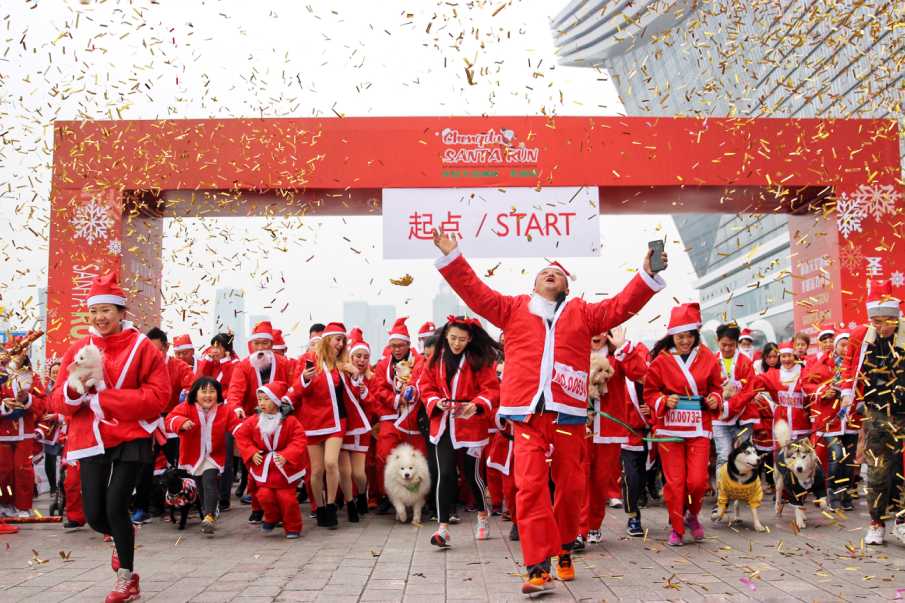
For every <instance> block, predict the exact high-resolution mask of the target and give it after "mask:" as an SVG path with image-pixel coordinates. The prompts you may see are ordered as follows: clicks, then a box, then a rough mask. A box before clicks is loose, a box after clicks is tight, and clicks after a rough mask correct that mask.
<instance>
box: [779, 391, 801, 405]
mask: <svg viewBox="0 0 905 603" xmlns="http://www.w3.org/2000/svg"><path fill="white" fill-rule="evenodd" d="M778 393H779V405H780V406H787V407H790V408H804V400H803V399H802V395H801V394H800V393H797V392H796V393H794V394H792V395H789V393H788V392H778Z"/></svg>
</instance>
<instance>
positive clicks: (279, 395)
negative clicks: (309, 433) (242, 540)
mask: <svg viewBox="0 0 905 603" xmlns="http://www.w3.org/2000/svg"><path fill="white" fill-rule="evenodd" d="M288 389H289V385H288V384H287V383H285V382H282V381H274V382H271V383H268V384H266V385H263V386H261V387H259V388H257V391H256V396H257V399H258V403H257V409H258V414H257V415H251V416H250V417H249V418H248V419H247V420H246V421H245V422H244V423H243V424H242V426H241V427H239V429H238V431H236V441H237V443H238V445H239V451H240V452H241V453H242V459H243V460H244V461H245V464H246V466H247V467H248V468H249V470H250V471H251V476H252V480H251V481H253V482H255V483H256V484H257V488H256V491H257V498H258V500H259V502H260V504H261V506H262V509H263V523H262V525H261V531H262V532H271V531H273V528H274V527H275V526H276V524H277V523H279V522H281V521H282V522H283V530H284V531H285V532H286V538H290V539H291V538H298V537H299V535H300V534H301V531H302V514H301V512H300V511H299V503H298V501H297V500H296V498H295V490H296V487H297V485H298V482H299V480H300V479H302V477H304V475H305V465H306V464H307V462H308V441H307V438H306V437H305V430H304V429H303V428H302V425H301V423H299V422H298V419H296V418H295V417H294V416H293V415H291V414H290V415H288V416H286V417H283V415H282V414H281V412H280V407H281V406H282V405H283V403H284V402H285V401H286V398H285V396H286V390H288ZM259 523H260V522H259Z"/></svg>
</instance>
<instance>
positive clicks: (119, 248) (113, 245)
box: [107, 239, 123, 255]
mask: <svg viewBox="0 0 905 603" xmlns="http://www.w3.org/2000/svg"><path fill="white" fill-rule="evenodd" d="M122 252H123V244H122V241H118V240H116V239H113V240H112V241H110V242H109V243H107V253H109V254H112V255H119V254H121V253H122Z"/></svg>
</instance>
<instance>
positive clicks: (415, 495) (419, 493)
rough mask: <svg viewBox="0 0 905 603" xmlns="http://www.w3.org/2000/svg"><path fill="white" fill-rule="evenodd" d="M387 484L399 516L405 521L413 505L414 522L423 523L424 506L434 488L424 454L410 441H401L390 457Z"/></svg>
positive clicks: (385, 483) (386, 475) (397, 517)
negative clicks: (422, 511)
mask: <svg viewBox="0 0 905 603" xmlns="http://www.w3.org/2000/svg"><path fill="white" fill-rule="evenodd" d="M384 487H385V488H386V492H387V496H388V497H389V498H390V502H392V503H393V507H395V508H396V519H398V520H399V521H401V522H403V523H405V521H406V520H407V519H408V515H407V511H406V507H411V508H412V523H417V524H420V523H421V507H423V506H424V501H425V500H426V499H427V495H428V494H429V493H430V489H431V477H430V471H429V470H428V468H427V460H425V458H424V455H423V454H421V453H420V452H418V451H417V450H415V449H414V448H412V446H411V444H400V445H399V446H397V447H396V449H395V450H393V453H392V454H391V455H390V456H389V458H388V459H387V466H386V471H385V472H384Z"/></svg>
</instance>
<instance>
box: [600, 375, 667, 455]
mask: <svg viewBox="0 0 905 603" xmlns="http://www.w3.org/2000/svg"><path fill="white" fill-rule="evenodd" d="M610 381H612V379H610ZM642 404H644V397H643V394H641V395H639V393H638V389H637V388H636V387H635V382H634V381H630V380H628V379H625V424H626V425H628V426H629V427H631V428H632V429H634V430H635V431H636V432H637V433H638V434H639V435H635V434H634V433H632V432H629V434H628V442H627V443H625V444H623V445H622V448H623V449H624V450H634V451H636V452H641V451H643V450H644V440H642V439H641V438H642V437H647V434H648V433H649V432H650V430H651V427H652V426H653V425H654V423H656V422H657V417H656V415H655V414H654V412H653V409H651V413H650V416H647V417H646V416H644V413H643V412H641V405H642ZM649 448H650V446H648V449H649Z"/></svg>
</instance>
